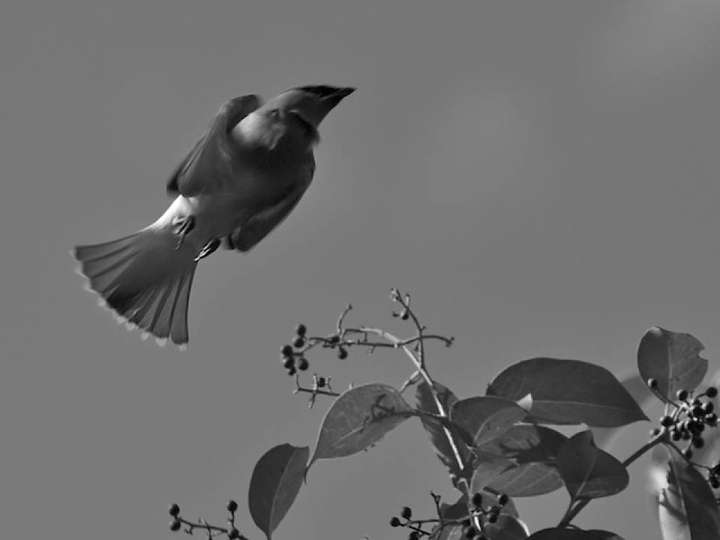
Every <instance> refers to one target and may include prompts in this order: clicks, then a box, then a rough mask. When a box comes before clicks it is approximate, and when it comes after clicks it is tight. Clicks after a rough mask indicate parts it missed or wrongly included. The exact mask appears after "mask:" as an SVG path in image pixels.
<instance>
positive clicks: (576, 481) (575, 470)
mask: <svg viewBox="0 0 720 540" xmlns="http://www.w3.org/2000/svg"><path fill="white" fill-rule="evenodd" d="M557 464H558V470H559V471H560V475H561V476H562V479H563V481H564V482H565V487H566V488H567V490H568V491H569V492H570V495H571V497H572V498H573V499H578V498H589V499H595V498H598V497H607V496H609V495H614V494H615V493H618V492H620V491H622V490H623V489H625V487H626V486H627V485H628V481H629V477H628V472H627V469H626V468H625V466H624V465H623V464H622V463H620V462H619V461H618V460H617V459H615V458H614V457H613V456H611V455H610V454H608V453H607V452H605V451H604V450H600V449H599V448H598V447H597V446H595V443H594V442H593V437H592V432H591V431H589V430H588V431H582V432H580V433H577V434H575V435H574V436H572V437H571V438H570V439H568V441H567V442H566V443H565V444H564V445H563V447H562V448H561V449H560V453H559V454H558V459H557Z"/></svg>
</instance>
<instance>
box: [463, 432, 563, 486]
mask: <svg viewBox="0 0 720 540" xmlns="http://www.w3.org/2000/svg"><path fill="white" fill-rule="evenodd" d="M565 441H567V437H565V436H564V435H563V434H562V433H558V432H557V431H555V430H552V429H550V428H546V427H542V426H529V425H521V426H514V427H512V428H511V429H510V430H509V431H508V432H507V433H505V434H504V435H503V436H502V437H499V438H498V439H495V440H494V441H492V442H491V443H489V444H486V445H484V446H482V447H480V448H479V449H478V452H479V454H480V456H481V457H482V458H483V459H481V460H479V461H478V462H476V464H475V467H474V468H475V471H474V473H473V477H472V483H471V489H472V491H480V490H481V489H483V488H484V487H489V488H491V489H493V490H495V491H498V492H500V493H506V494H507V495H510V496H511V497H531V496H535V495H542V494H544V493H550V492H551V491H555V490H556V489H558V488H560V487H562V485H563V481H562V478H561V477H560V473H559V472H558V470H557V467H556V463H555V461H556V459H557V455H558V452H559V450H560V448H561V447H562V446H563V444H565Z"/></svg>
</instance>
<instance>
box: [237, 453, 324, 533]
mask: <svg viewBox="0 0 720 540" xmlns="http://www.w3.org/2000/svg"><path fill="white" fill-rule="evenodd" d="M309 455H310V448H308V447H307V446H303V447H297V446H293V445H291V444H281V445H279V446H276V447H274V448H271V449H270V450H268V451H267V452H266V453H265V455H263V456H262V457H261V458H260V459H259V460H258V462H257V463H256V464H255V469H254V470H253V474H252V478H251V479H250V492H249V494H248V504H249V506H250V515H251V516H252V518H253V521H255V524H256V525H257V526H258V528H259V529H260V530H261V531H263V532H264V533H265V536H267V538H268V540H269V539H270V537H271V534H272V532H273V531H274V530H275V529H276V528H277V526H278V524H279V523H280V521H281V520H282V519H283V518H284V517H285V514H287V512H288V510H289V509H290V506H291V505H292V503H293V502H294V501H295V497H297V494H298V491H300V486H301V485H302V482H303V478H304V475H305V464H306V463H307V459H308V456H309Z"/></svg>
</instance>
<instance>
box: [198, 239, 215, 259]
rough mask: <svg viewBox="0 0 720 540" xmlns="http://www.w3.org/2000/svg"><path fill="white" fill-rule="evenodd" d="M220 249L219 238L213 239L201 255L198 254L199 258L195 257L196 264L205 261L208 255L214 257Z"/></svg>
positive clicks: (201, 251)
mask: <svg viewBox="0 0 720 540" xmlns="http://www.w3.org/2000/svg"><path fill="white" fill-rule="evenodd" d="M219 247H220V240H218V239H217V238H213V239H212V240H210V241H209V242H208V243H207V244H205V247H204V248H202V249H201V250H200V253H198V256H197V257H195V262H198V261H199V260H201V259H204V258H205V257H207V256H208V255H212V254H213V253H215V251H217V248H219Z"/></svg>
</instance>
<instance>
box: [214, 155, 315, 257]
mask: <svg viewBox="0 0 720 540" xmlns="http://www.w3.org/2000/svg"><path fill="white" fill-rule="evenodd" d="M314 173H315V160H314V158H313V157H312V154H310V159H309V161H308V162H307V163H306V164H305V166H304V167H302V168H301V170H300V171H299V177H298V181H297V182H296V183H295V184H294V185H293V186H292V188H291V189H290V190H288V191H287V192H286V193H285V194H284V195H283V197H282V198H280V199H279V200H278V201H276V202H275V203H274V204H272V205H270V206H266V207H265V208H262V209H261V210H260V211H259V212H257V213H256V214H255V215H253V216H252V217H251V218H250V219H249V220H248V221H247V222H246V223H245V225H243V226H242V227H239V228H237V229H235V230H234V231H233V232H232V233H231V234H229V235H228V236H226V237H225V238H224V239H223V247H224V248H225V249H235V250H237V251H248V250H250V249H252V248H253V247H254V246H255V245H256V244H257V243H258V242H260V240H262V239H263V238H265V237H266V236H267V235H268V234H269V233H270V231H272V230H273V229H274V228H275V227H277V226H278V225H280V223H282V221H283V220H284V219H285V218H286V217H287V216H288V215H289V214H290V212H291V211H292V209H293V208H295V206H296V205H297V203H298V202H299V201H300V199H301V198H302V196H303V194H304V193H305V191H306V190H307V188H308V186H309V185H310V182H311V181H312V177H313V174H314Z"/></svg>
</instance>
